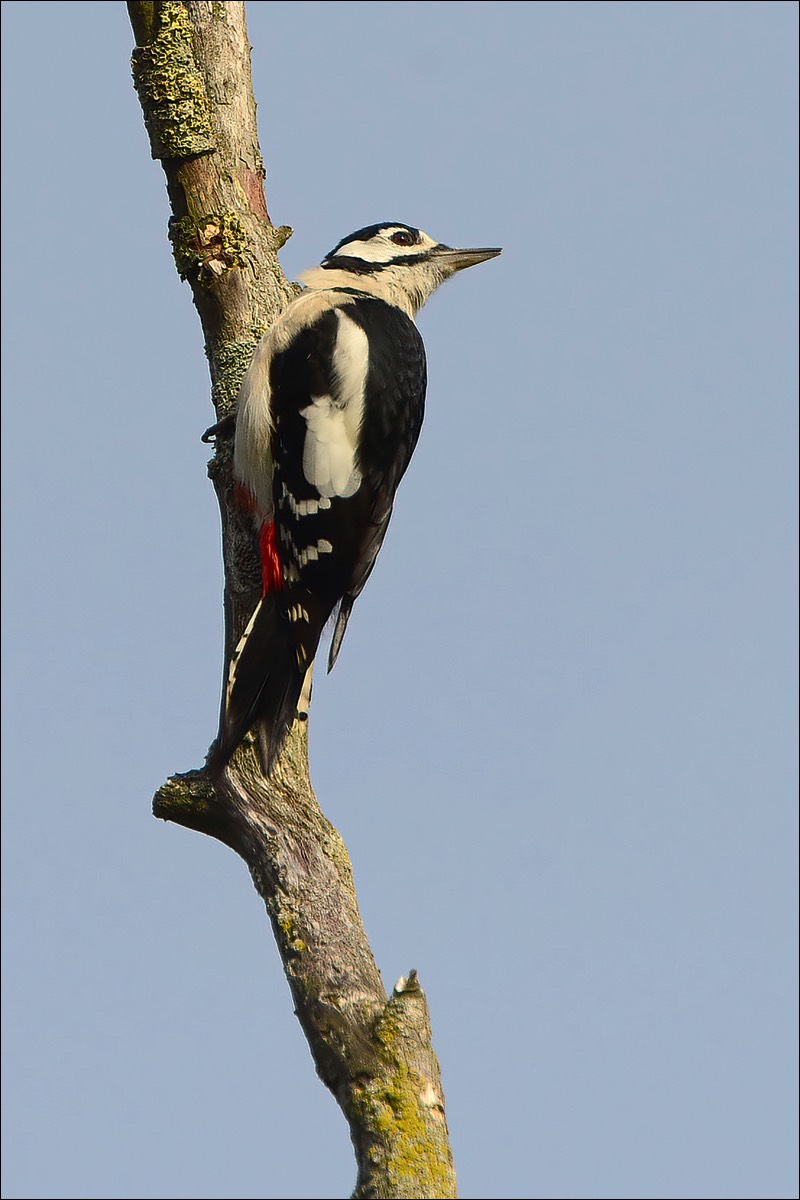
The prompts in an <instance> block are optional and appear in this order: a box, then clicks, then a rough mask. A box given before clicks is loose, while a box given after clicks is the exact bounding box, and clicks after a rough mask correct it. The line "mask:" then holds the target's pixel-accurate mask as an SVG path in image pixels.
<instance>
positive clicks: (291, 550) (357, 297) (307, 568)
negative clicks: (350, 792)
mask: <svg viewBox="0 0 800 1200" xmlns="http://www.w3.org/2000/svg"><path fill="white" fill-rule="evenodd" d="M499 253H500V250H499V249H480V250H455V249H453V248H452V247H450V246H444V245H442V244H441V243H439V242H435V241H434V240H433V238H430V237H428V235H427V234H426V233H423V232H422V231H421V230H419V229H415V228H413V227H412V226H410V225H402V224H400V223H399V222H396V221H395V222H384V223H383V224H381V225H370V226H369V227H368V228H365V229H359V230H358V231H357V232H356V233H352V234H350V236H349V237H346V238H344V239H343V240H342V241H341V242H340V243H339V244H338V246H336V247H335V248H334V249H333V250H332V251H331V252H330V254H328V255H327V257H326V258H324V259H323V261H322V263H321V264H320V266H319V267H315V268H313V269H312V270H310V271H307V272H306V273H305V274H304V275H301V277H300V278H301V280H302V282H303V283H304V285H305V287H304V290H303V291H302V292H301V293H300V295H299V296H297V298H296V299H295V300H293V301H292V302H291V304H289V306H288V307H287V308H286V309H285V311H284V312H283V313H282V315H281V316H280V317H279V318H278V320H277V321H276V322H275V324H274V325H273V326H272V327H271V328H270V330H269V331H268V332H267V333H266V334H265V336H264V337H263V338H262V340H261V342H260V344H259V346H258V348H257V349H256V352H255V355H254V357H253V360H252V363H251V364H250V367H249V369H248V371H247V373H246V374H245V377H244V380H243V382H242V385H241V389H240V392H239V398H238V402H237V416H236V436H235V447H234V474H235V477H236V481H237V495H238V497H239V498H240V500H241V502H242V503H243V504H244V506H245V507H246V508H248V509H249V511H251V512H252V513H253V516H254V519H255V520H256V522H257V525H258V528H259V533H260V547H261V559H262V576H263V595H262V598H261V601H260V602H259V604H258V605H257V607H256V609H255V611H254V613H253V615H252V617H251V619H250V621H249V623H248V625H247V628H246V630H245V632H244V635H243V636H242V639H241V641H240V642H239V645H238V647H237V648H236V651H235V653H234V654H233V656H232V659H231V663H230V669H229V676H228V684H227V690H226V695H225V700H224V707H223V714H222V720H221V725H220V732H219V736H218V739H217V741H216V743H215V745H214V747H213V748H212V752H211V757H210V760H209V769H210V771H211V773H212V775H218V774H219V773H220V772H221V770H222V769H223V767H224V766H225V764H226V763H227V762H228V760H229V759H230V757H231V755H232V754H233V752H234V750H235V749H236V747H237V746H238V745H239V743H240V742H241V741H242V739H243V738H244V736H245V735H246V733H247V732H248V730H250V729H254V730H255V732H256V734H257V741H258V744H259V747H260V754H261V759H262V765H263V767H264V770H265V772H266V773H269V771H270V770H271V768H272V766H273V764H274V762H275V760H276V758H277V756H278V754H279V752H280V749H281V747H282V745H283V742H284V740H285V738H286V735H287V733H288V731H289V729H290V727H291V725H292V722H293V720H294V719H295V716H296V714H297V708H298V702H299V700H300V696H301V693H302V691H303V683H304V679H305V677H306V674H307V672H308V671H309V669H310V667H311V664H312V663H313V660H314V656H315V655H316V653H317V648H318V646H319V641H320V637H321V635H322V631H323V629H324V627H325V625H326V623H327V621H328V620H329V618H331V616H332V615H333V614H335V626H334V630H333V638H332V641H331V646H330V652H329V655H328V670H329V671H330V669H331V668H332V667H333V664H334V663H335V661H336V658H337V655H338V653H339V650H340V648H341V645H342V638H343V637H344V634H345V629H346V628H347V622H348V619H349V617H350V613H351V610H352V608H353V604H354V602H355V600H356V598H357V597H358V595H359V594H360V593H361V590H362V589H363V587H364V584H365V583H366V582H367V579H368V578H369V575H370V572H371V571H372V568H373V567H374V565H375V559H376V557H377V555H378V551H379V550H380V548H381V545H382V543H383V539H384V537H385V535H386V529H387V526H388V524H389V519H390V517H391V515H392V505H393V503H394V497H395V492H396V491H397V486H398V484H399V483H400V480H401V479H402V477H403V474H404V472H405V470H406V467H407V466H408V464H409V461H410V459H411V455H412V453H413V451H414V447H415V446H416V444H417V438H418V437H419V432H420V427H421V425H422V417H423V411H424V403H425V386H426V366H425V347H424V345H423V342H422V338H421V337H420V335H419V332H418V331H417V327H416V325H415V324H414V319H413V318H414V314H415V313H416V311H417V309H418V308H420V307H421V305H422V304H424V303H425V301H426V300H427V299H428V297H429V296H430V295H431V293H432V292H433V291H434V290H435V289H436V288H437V287H438V286H439V284H440V283H443V282H444V280H446V279H448V278H449V277H450V276H451V275H454V274H455V273H456V272H457V271H460V270H463V268H465V267H471V266H473V265H474V264H476V263H480V262H484V261H485V260H486V259H489V258H494V257H495V256H496V255H498V254H499Z"/></svg>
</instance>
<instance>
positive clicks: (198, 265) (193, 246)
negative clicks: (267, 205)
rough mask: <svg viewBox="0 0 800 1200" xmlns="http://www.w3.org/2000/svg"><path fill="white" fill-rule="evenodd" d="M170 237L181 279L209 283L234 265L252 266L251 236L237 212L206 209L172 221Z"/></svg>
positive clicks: (170, 223)
mask: <svg viewBox="0 0 800 1200" xmlns="http://www.w3.org/2000/svg"><path fill="white" fill-rule="evenodd" d="M169 240H170V242H171V243H172V253H173V255H174V258H175V265H176V267H177V268H178V274H179V275H180V277H181V279H188V280H191V281H192V282H195V283H201V284H204V285H206V286H208V285H209V284H211V283H212V282H213V281H214V280H215V279H219V277H220V276H221V275H223V274H224V273H225V271H229V270H230V269H231V268H232V267H249V266H250V265H251V262H252V258H251V255H250V240H249V237H248V234H247V230H246V228H245V226H244V223H243V221H242V220H241V218H240V217H238V216H237V214H236V213H234V212H225V213H206V214H205V215H204V216H202V217H201V218H200V219H199V220H197V219H195V218H194V217H191V216H186V217H182V218H181V219H180V220H179V219H178V218H176V217H172V218H171V219H170V222H169Z"/></svg>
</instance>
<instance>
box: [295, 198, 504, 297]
mask: <svg viewBox="0 0 800 1200" xmlns="http://www.w3.org/2000/svg"><path fill="white" fill-rule="evenodd" d="M499 253H500V250H499V249H497V248H494V247H492V248H491V249H486V248H483V249H476V250H458V249H454V248H453V247H452V246H445V245H444V244H443V243H442V242H436V241H434V239H433V238H432V237H429V236H428V234H427V233H423V232H422V230H421V229H415V228H414V226H413V225H403V224H402V223H401V222H399V221H384V222H383V223H382V224H380V225H368V226H367V227H366V228H365V229H359V230H357V231H356V232H355V233H351V234H350V235H349V236H348V237H346V238H343V239H342V240H341V242H339V244H338V245H337V246H334V248H333V250H331V252H330V254H327V255H326V256H325V258H324V259H323V260H322V262H321V263H320V265H319V266H318V267H314V268H313V269H312V270H310V271H306V272H304V274H302V275H301V276H300V279H301V281H302V282H303V283H304V284H305V285H306V287H309V288H341V287H347V288H353V289H355V290H356V291H360V292H367V293H368V294H369V295H373V296H378V297H380V299H382V300H386V301H388V302H389V303H390V304H396V305H397V306H398V307H400V308H402V309H404V310H405V311H406V312H408V313H409V315H413V314H414V313H415V312H416V311H417V309H418V308H421V306H422V305H423V304H424V303H425V301H426V300H427V299H428V297H429V296H430V295H431V293H432V292H434V291H435V290H436V288H437V287H438V286H439V284H440V283H444V281H445V279H449V278H450V276H451V275H455V273H456V272H457V271H462V270H464V268H465V267H472V266H474V265H475V264H476V263H480V262H485V261H486V259H488V258H496V257H497V255H498V254H499Z"/></svg>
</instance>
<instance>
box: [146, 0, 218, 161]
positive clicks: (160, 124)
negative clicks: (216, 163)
mask: <svg viewBox="0 0 800 1200" xmlns="http://www.w3.org/2000/svg"><path fill="white" fill-rule="evenodd" d="M154 20H155V27H154V29H153V32H152V37H151V38H150V40H149V41H148V42H147V44H146V45H144V46H137V47H136V49H135V50H134V52H133V57H132V58H131V69H132V71H133V82H134V85H135V87H136V91H137V92H138V94H139V99H140V101H141V104H142V111H143V112H144V120H145V125H146V127H147V132H148V134H149V136H150V150H151V153H152V155H153V158H192V157H194V156H195V155H197V154H207V153H208V152H209V151H211V150H213V149H214V148H215V144H214V140H213V137H212V127H211V117H210V114H209V105H208V99H207V96H206V91H205V86H204V84H203V78H202V76H201V74H200V72H199V71H198V69H197V66H196V64H195V61H194V54H193V51H192V26H191V23H190V21H189V16H188V13H187V11H186V6H185V5H184V4H180V3H178V2H177V0H166V2H165V3H163V4H159V5H157V6H154Z"/></svg>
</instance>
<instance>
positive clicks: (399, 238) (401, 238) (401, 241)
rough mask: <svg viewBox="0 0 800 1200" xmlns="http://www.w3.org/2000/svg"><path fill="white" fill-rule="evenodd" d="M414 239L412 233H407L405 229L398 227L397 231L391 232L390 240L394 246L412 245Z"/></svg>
mask: <svg viewBox="0 0 800 1200" xmlns="http://www.w3.org/2000/svg"><path fill="white" fill-rule="evenodd" d="M415 240H416V239H415V238H414V235H413V233H409V232H408V230H407V229H398V231H397V233H393V234H392V241H393V242H394V243H395V245H396V246H413V245H414V243H415Z"/></svg>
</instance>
